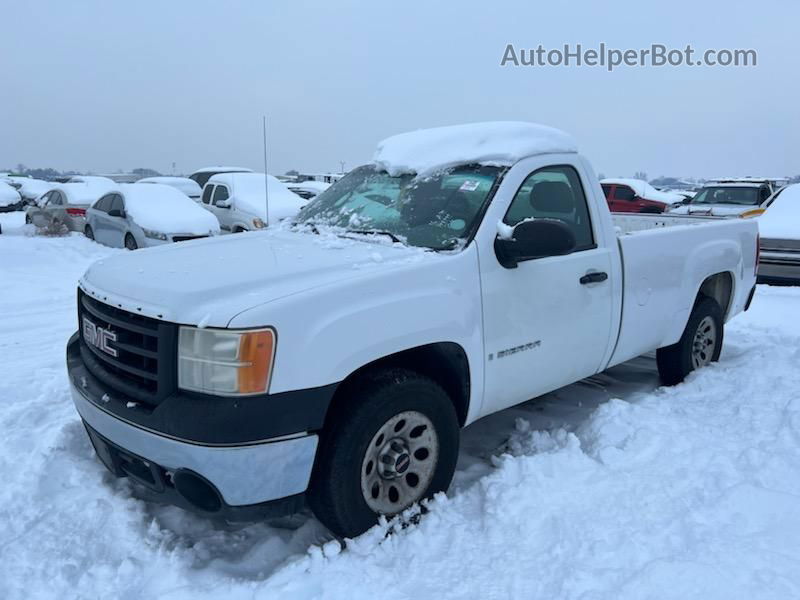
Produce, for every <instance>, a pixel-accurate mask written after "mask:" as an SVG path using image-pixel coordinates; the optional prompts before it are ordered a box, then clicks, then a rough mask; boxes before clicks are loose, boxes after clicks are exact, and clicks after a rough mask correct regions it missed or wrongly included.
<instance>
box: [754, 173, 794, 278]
mask: <svg viewBox="0 0 800 600" xmlns="http://www.w3.org/2000/svg"><path fill="white" fill-rule="evenodd" d="M758 229H759V233H760V234H761V241H760V246H761V256H760V259H759V262H758V280H759V281H762V282H764V283H793V284H800V184H793V185H789V186H786V187H784V188H781V189H779V190H778V191H777V192H775V194H774V195H773V197H772V198H770V200H769V201H768V207H767V209H766V210H765V211H764V213H763V214H762V215H761V216H760V217H758Z"/></svg>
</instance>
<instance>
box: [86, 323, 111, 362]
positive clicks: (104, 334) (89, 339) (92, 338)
mask: <svg viewBox="0 0 800 600" xmlns="http://www.w3.org/2000/svg"><path fill="white" fill-rule="evenodd" d="M83 340H84V341H85V342H86V343H87V344H91V345H92V346H94V347H95V348H97V349H98V350H102V351H103V352H105V353H106V354H109V355H111V356H113V357H114V358H116V357H117V350H116V349H115V348H112V347H111V346H110V345H109V342H116V341H117V334H116V333H114V332H113V331H111V330H109V329H104V328H103V327H98V326H97V325H95V324H94V323H92V322H91V321H90V320H89V319H87V318H86V317H83Z"/></svg>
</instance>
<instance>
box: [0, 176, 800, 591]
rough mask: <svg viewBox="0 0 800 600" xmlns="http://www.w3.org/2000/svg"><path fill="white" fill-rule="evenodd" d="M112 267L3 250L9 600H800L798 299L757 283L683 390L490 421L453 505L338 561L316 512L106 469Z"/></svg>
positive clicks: (361, 544)
mask: <svg viewBox="0 0 800 600" xmlns="http://www.w3.org/2000/svg"><path fill="white" fill-rule="evenodd" d="M140 187H143V188H146V187H148V186H140ZM20 216H21V215H19V214H14V215H0V223H2V224H3V225H4V226H5V225H6V224H7V223H9V222H10V220H11V219H10V218H11V217H13V221H14V223H17V224H18V223H19V222H20V220H19V217H20ZM259 235H261V234H259ZM265 235H266V234H265ZM117 254H118V255H120V256H123V255H125V251H124V250H116V249H111V248H106V247H104V246H100V245H98V244H93V243H91V242H90V241H88V240H87V239H85V238H84V237H82V236H79V235H73V236H67V237H64V238H41V237H25V236H23V235H5V234H3V235H0V256H2V257H3V259H4V262H3V277H2V279H1V280H0V286H2V288H1V289H2V293H0V311H2V314H3V315H4V319H2V320H0V349H2V356H3V360H2V361H0V397H1V398H2V399H3V401H2V402H0V427H1V428H2V430H3V436H2V437H1V438H0V477H2V481H3V485H2V486H0V548H2V555H3V560H2V561H0V597H1V598H3V599H4V600H23V599H27V598H75V597H80V598H98V597H99V598H156V597H158V598H170V599H174V600H181V599H184V598H186V599H191V600H202V599H205V598H226V599H231V600H238V599H240V598H292V599H305V598H348V599H353V600H360V599H362V598H370V599H371V600H374V599H375V598H415V599H422V598H525V599H540V598H541V599H547V600H550V599H553V598H559V599H562V598H563V599H576V600H578V599H580V600H588V599H592V600H642V599H644V598H659V599H661V598H675V599H676V600H677V599H680V600H687V599H702V600H714V599H720V600H722V599H724V600H730V599H739V598H747V599H751V598H752V599H756V598H758V599H761V598H764V599H766V598H770V599H775V600H785V599H787V598H796V597H798V596H800V570H799V569H798V568H797V565H798V564H800V545H798V543H797V540H798V538H800V508H799V507H798V501H797V499H798V497H800V395H798V393H797V390H798V388H800V371H798V369H797V363H798V361H799V360H800V321H798V320H797V319H796V318H794V316H795V315H796V313H797V307H798V304H799V303H800V290H798V289H796V288H794V289H793V288H770V287H765V286H759V288H758V292H757V294H756V298H755V300H754V303H753V306H752V307H751V309H750V311H749V312H747V313H745V314H743V315H740V316H738V317H736V319H734V320H733V321H731V323H730V324H729V325H728V327H727V328H726V342H725V349H724V351H723V355H722V359H721V361H720V362H719V364H717V365H714V366H712V367H710V368H707V369H704V370H703V371H701V372H698V373H695V374H693V375H692V376H690V377H689V380H688V381H687V382H686V383H685V384H682V385H680V386H677V387H675V388H671V389H666V388H658V386H657V378H656V375H655V364H654V363H655V361H654V360H653V358H652V357H643V358H639V359H636V360H634V361H631V362H629V363H626V364H623V365H619V366H617V367H614V368H613V369H611V370H609V371H608V372H607V373H604V374H602V375H598V376H596V377H592V378H591V379H588V380H586V381H583V382H581V383H578V384H576V385H572V386H569V387H567V388H564V389H562V390H558V391H557V392H555V393H553V394H548V395H546V396H544V397H542V398H539V399H537V400H535V401H532V402H529V403H526V404H524V405H521V406H519V407H515V408H513V409H509V410H507V411H503V412H502V413H498V414H496V415H491V416H489V417H487V418H485V419H482V420H481V421H478V422H477V423H475V424H473V425H471V426H470V427H468V428H467V429H466V430H465V431H464V432H463V435H462V445H461V454H460V457H459V467H458V471H457V473H456V480H455V484H454V486H453V488H452V489H451V491H450V493H449V494H448V496H447V497H444V496H442V497H439V498H437V499H436V500H435V501H434V502H433V503H431V505H430V511H429V512H428V513H427V514H425V515H422V517H421V518H419V519H418V522H416V523H414V522H413V521H414V520H416V519H410V520H409V521H410V523H409V526H408V527H407V528H405V529H403V528H401V527H397V526H395V527H392V526H391V525H381V526H378V527H375V528H373V529H372V530H371V531H369V532H367V533H366V534H364V535H363V536H360V537H359V538H357V539H355V540H347V541H345V542H344V543H340V542H339V541H337V540H333V539H332V538H331V536H330V535H329V534H327V533H326V532H325V531H324V529H323V528H322V526H321V525H320V524H319V523H318V522H317V521H315V520H314V519H313V518H311V517H309V516H308V515H307V514H305V515H299V516H297V517H295V518H292V519H285V520H282V521H279V522H275V523H272V524H267V523H250V524H227V523H224V522H220V521H214V520H210V519H204V518H199V517H196V516H193V515H191V514H189V513H186V512H184V511H182V510H180V509H177V508H171V507H164V506H161V505H158V504H156V503H152V502H148V501H145V500H143V499H142V498H141V497H140V496H139V495H138V493H135V492H134V490H133V489H132V488H131V486H130V485H129V483H128V482H127V481H125V480H116V479H114V478H113V477H112V476H110V475H109V474H108V473H106V471H105V469H104V467H103V466H102V465H101V464H100V462H99V461H98V460H97V457H96V456H95V455H94V452H93V450H92V448H91V445H90V443H89V441H88V439H87V437H86V433H85V431H84V429H83V426H82V425H81V423H80V420H79V418H78V416H77V415H76V413H75V410H74V408H73V406H72V402H71V400H70V398H69V393H68V389H67V376H66V373H65V365H64V344H65V343H66V340H67V338H68V337H69V335H71V334H72V333H73V332H74V330H75V328H76V325H75V299H76V296H75V285H76V281H77V279H78V278H79V277H80V276H81V274H82V273H83V271H84V270H85V269H86V267H87V265H89V264H90V263H91V262H93V261H94V260H97V259H101V258H103V257H107V256H112V255H117ZM134 254H135V253H134ZM42 299H46V300H47V301H46V302H44V301H43V300H42ZM389 530H391V531H392V533H391V534H390V535H388V536H387V535H386V533H387V532H388V531H389Z"/></svg>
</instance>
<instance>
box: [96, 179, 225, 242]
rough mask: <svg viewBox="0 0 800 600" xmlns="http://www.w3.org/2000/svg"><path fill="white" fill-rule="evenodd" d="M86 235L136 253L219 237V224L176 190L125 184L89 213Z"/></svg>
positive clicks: (110, 193)
mask: <svg viewBox="0 0 800 600" xmlns="http://www.w3.org/2000/svg"><path fill="white" fill-rule="evenodd" d="M84 233H85V234H86V237H88V238H89V239H92V240H95V241H97V242H99V243H101V244H105V245H106V246H112V247H115V248H127V249H128V250H136V249H137V248H145V247H148V246H158V245H161V244H167V243H170V242H182V241H186V240H193V239H198V238H204V237H209V236H212V235H217V234H218V233H219V223H218V222H217V219H216V218H215V217H214V215H212V214H210V213H209V212H208V211H206V210H203V209H202V208H200V207H199V206H198V205H197V203H196V202H194V201H193V200H190V199H189V198H187V197H186V195H185V194H183V193H181V192H179V191H178V190H176V189H175V188H174V187H170V186H168V185H163V184H159V183H154V184H151V185H138V184H123V185H120V186H119V188H118V189H117V190H114V191H112V192H109V193H108V194H106V195H104V196H103V197H101V198H100V199H99V200H97V202H95V203H94V204H93V205H92V207H91V208H90V209H89V210H88V211H87V213H86V228H85V229H84Z"/></svg>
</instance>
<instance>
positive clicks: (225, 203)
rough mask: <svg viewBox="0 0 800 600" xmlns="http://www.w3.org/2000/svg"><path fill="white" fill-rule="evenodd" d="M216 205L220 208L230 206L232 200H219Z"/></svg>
mask: <svg viewBox="0 0 800 600" xmlns="http://www.w3.org/2000/svg"><path fill="white" fill-rule="evenodd" d="M214 206H218V207H219V208H230V207H231V201H230V200H217V202H216V204H215V205H214Z"/></svg>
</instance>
